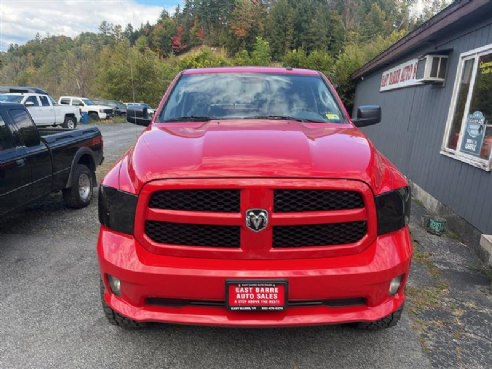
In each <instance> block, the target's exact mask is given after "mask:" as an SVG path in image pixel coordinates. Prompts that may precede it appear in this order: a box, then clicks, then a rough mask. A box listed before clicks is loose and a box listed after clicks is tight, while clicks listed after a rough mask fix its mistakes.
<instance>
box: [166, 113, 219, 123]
mask: <svg viewBox="0 0 492 369" xmlns="http://www.w3.org/2000/svg"><path fill="white" fill-rule="evenodd" d="M212 119H216V118H214V117H206V116H199V115H189V116H183V117H176V118H171V119H166V120H165V121H164V122H161V123H167V122H207V121H209V120H212Z"/></svg>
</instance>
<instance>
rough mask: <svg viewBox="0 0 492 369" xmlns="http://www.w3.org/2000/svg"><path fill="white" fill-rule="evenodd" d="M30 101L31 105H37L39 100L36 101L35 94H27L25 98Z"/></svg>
mask: <svg viewBox="0 0 492 369" xmlns="http://www.w3.org/2000/svg"><path fill="white" fill-rule="evenodd" d="M27 102H32V103H33V105H32V106H39V102H38V99H36V96H29V97H28V98H27V99H26V102H25V103H27ZM25 103H24V104H25Z"/></svg>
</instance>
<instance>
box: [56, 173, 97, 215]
mask: <svg viewBox="0 0 492 369" xmlns="http://www.w3.org/2000/svg"><path fill="white" fill-rule="evenodd" d="M94 178H95V176H94V173H92V172H91V170H90V169H89V168H87V167H86V166H85V165H83V164H77V165H76V167H75V168H74V169H73V171H72V179H71V183H70V187H69V188H65V189H64V190H63V200H65V204H66V205H67V206H68V207H69V208H74V209H81V208H85V207H86V206H87V205H89V204H90V202H91V199H92V196H93V194H94Z"/></svg>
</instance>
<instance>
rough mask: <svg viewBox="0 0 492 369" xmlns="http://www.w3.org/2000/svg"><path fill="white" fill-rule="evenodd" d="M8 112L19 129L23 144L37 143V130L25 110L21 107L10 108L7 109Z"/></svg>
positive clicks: (35, 144)
mask: <svg viewBox="0 0 492 369" xmlns="http://www.w3.org/2000/svg"><path fill="white" fill-rule="evenodd" d="M9 114H10V117H11V118H12V120H13V122H14V123H15V126H16V128H17V130H18V131H19V135H20V138H21V140H22V141H23V143H24V145H26V146H28V147H31V146H37V145H39V142H40V138H39V133H38V130H37V128H36V126H35V125H34V123H33V122H32V120H31V118H30V117H29V115H28V114H27V112H26V111H25V110H21V109H12V110H10V111H9Z"/></svg>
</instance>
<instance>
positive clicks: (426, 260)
mask: <svg viewBox="0 0 492 369" xmlns="http://www.w3.org/2000/svg"><path fill="white" fill-rule="evenodd" d="M419 245H420V243H419V242H418V241H417V240H414V247H413V260H414V261H415V262H417V263H420V264H422V265H424V266H425V267H426V268H427V270H428V271H429V273H430V274H431V275H432V276H433V277H434V278H438V277H439V276H440V275H441V270H440V269H439V268H438V267H436V266H435V265H434V263H433V262H432V260H431V259H430V255H431V254H430V253H428V252H425V251H423V250H422V249H421V248H420V247H419Z"/></svg>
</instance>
